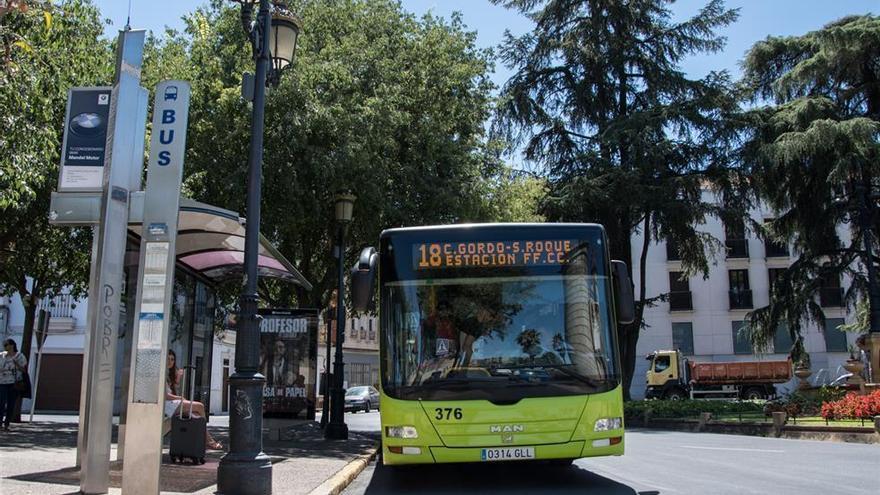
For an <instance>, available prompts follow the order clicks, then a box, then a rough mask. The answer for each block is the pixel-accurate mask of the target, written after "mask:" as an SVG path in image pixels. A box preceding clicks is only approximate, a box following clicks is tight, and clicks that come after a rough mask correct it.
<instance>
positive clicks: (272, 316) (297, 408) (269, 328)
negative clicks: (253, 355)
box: [260, 309, 318, 419]
mask: <svg viewBox="0 0 880 495" xmlns="http://www.w3.org/2000/svg"><path fill="white" fill-rule="evenodd" d="M260 316H262V317H263V320H262V321H261V323H260V372H261V373H262V374H263V375H264V376H265V377H266V385H265V387H264V388H263V416H264V417H267V418H289V419H315V379H316V378H317V359H318V310H317V309H261V310H260Z"/></svg>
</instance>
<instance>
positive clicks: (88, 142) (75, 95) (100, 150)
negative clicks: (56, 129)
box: [58, 87, 112, 191]
mask: <svg viewBox="0 0 880 495" xmlns="http://www.w3.org/2000/svg"><path fill="white" fill-rule="evenodd" d="M111 93H112V90H111V88H109V87H92V88H71V90H70V92H69V94H68V97H67V116H66V118H65V120H64V137H63V141H62V146H61V167H60V177H59V178H58V191H100V190H101V189H102V187H103V184H104V157H105V155H106V151H107V128H108V124H109V122H110V106H111Z"/></svg>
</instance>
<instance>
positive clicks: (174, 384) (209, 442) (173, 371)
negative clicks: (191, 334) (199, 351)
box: [165, 349, 223, 450]
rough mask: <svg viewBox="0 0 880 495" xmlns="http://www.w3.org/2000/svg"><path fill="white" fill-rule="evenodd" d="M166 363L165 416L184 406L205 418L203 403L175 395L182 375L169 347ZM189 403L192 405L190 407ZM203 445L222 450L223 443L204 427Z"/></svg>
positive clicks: (176, 411) (171, 414) (175, 356)
mask: <svg viewBox="0 0 880 495" xmlns="http://www.w3.org/2000/svg"><path fill="white" fill-rule="evenodd" d="M167 364H168V374H167V375H165V417H166V418H170V417H171V416H174V415H175V414H178V413H179V411H180V410H181V409H180V408H181V407H182V408H184V409H183V410H184V411H187V410H189V411H192V414H193V415H194V416H199V417H202V418H207V417H208V416H207V415H205V405H204V404H202V403H201V402H196V401H188V400H186V399H184V398H183V397H182V396H180V395H177V393H178V385H179V383H180V378H181V377H182V376H183V370H182V369H178V368H177V354H175V353H174V351H172V350H171V349H168V360H167ZM190 405H192V408H191V409H190ZM205 445H206V446H207V447H208V448H209V449H213V450H223V445H222V444H220V442H218V441H216V440H214V438H213V437H212V436H211V433H210V432H209V431H208V429H207V428H206V429H205Z"/></svg>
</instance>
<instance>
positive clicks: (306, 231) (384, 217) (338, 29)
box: [145, 0, 528, 307]
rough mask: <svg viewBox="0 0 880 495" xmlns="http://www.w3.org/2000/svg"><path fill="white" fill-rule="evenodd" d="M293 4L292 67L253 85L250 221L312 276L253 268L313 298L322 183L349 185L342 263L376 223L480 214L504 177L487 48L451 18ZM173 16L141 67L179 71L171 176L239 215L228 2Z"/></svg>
mask: <svg viewBox="0 0 880 495" xmlns="http://www.w3.org/2000/svg"><path fill="white" fill-rule="evenodd" d="M292 7H293V8H294V10H295V11H296V12H298V13H299V14H300V15H301V16H302V18H303V25H304V28H303V33H302V35H301V37H300V40H299V46H298V47H297V53H296V59H295V61H294V63H293V67H291V69H290V70H289V71H288V72H287V73H286V74H285V75H284V76H283V77H282V79H281V84H280V86H279V87H278V88H274V89H272V90H271V91H270V92H269V95H268V98H267V108H266V124H265V125H266V131H265V158H264V165H263V174H264V182H263V209H262V226H261V230H262V231H263V232H264V233H265V234H266V235H267V237H268V238H269V239H270V240H271V241H272V242H273V243H275V244H276V246H277V247H278V248H279V250H280V251H281V252H282V253H283V254H284V255H285V256H286V257H287V258H289V259H290V260H291V261H292V262H293V263H294V264H295V265H296V267H297V268H298V269H299V270H300V271H301V272H302V273H303V275H305V277H306V278H307V279H309V280H310V281H312V282H313V283H314V284H315V290H314V291H312V292H311V293H306V292H305V291H303V290H301V289H296V288H291V287H289V286H281V287H278V286H274V285H272V284H271V283H270V282H268V281H267V282H265V283H263V284H262V287H261V292H262V294H263V296H264V297H265V298H267V299H268V300H269V301H270V302H272V303H276V304H292V303H293V302H294V301H296V303H297V304H299V305H300V306H305V307H308V306H311V307H321V306H323V305H324V302H325V301H326V299H327V296H328V293H329V290H330V289H331V288H332V287H333V286H334V285H335V280H336V271H335V266H336V261H335V259H334V258H333V257H332V256H331V246H332V245H333V244H334V243H335V225H334V220H333V196H334V195H335V193H336V191H338V190H341V189H349V190H352V191H354V192H355V193H356V194H357V196H358V200H357V202H356V204H355V211H354V215H355V221H354V222H353V224H352V226H351V229H350V234H349V240H348V246H349V250H348V255H347V262H346V263H347V264H350V263H352V262H353V258H354V255H355V254H356V253H358V252H359V251H360V249H361V248H362V247H363V246H365V245H374V244H375V243H376V241H377V239H378V235H379V233H380V232H381V230H383V229H385V228H389V227H393V226H407V225H418V224H430V223H453V222H458V221H465V220H470V221H479V220H490V219H492V215H493V208H494V207H495V206H494V205H492V204H490V203H489V202H488V201H487V200H486V199H485V198H486V197H487V196H490V194H489V193H494V192H496V191H499V193H500V194H504V192H505V191H508V190H509V189H505V188H507V187H508V185H509V184H512V183H514V182H511V181H505V180H502V179H497V180H496V177H498V176H499V174H501V171H502V170H503V167H502V165H501V164H500V163H499V160H497V158H496V154H495V152H494V150H495V149H496V147H494V146H493V145H492V144H491V143H489V142H488V140H487V139H486V136H485V130H484V125H483V124H484V122H485V121H486V119H487V118H488V117H489V115H490V110H491V106H490V105H491V99H490V91H491V89H492V87H491V83H490V82H489V80H488V78H487V75H486V74H487V72H488V68H489V61H488V59H489V53H488V52H486V51H484V50H480V49H477V48H476V47H475V34H474V33H471V32H467V31H466V30H465V27H464V25H463V24H462V22H461V19H460V18H458V17H453V18H452V20H451V21H449V22H446V21H443V20H441V19H439V18H436V17H433V16H425V17H423V18H421V19H416V18H415V17H414V16H412V15H410V14H406V13H405V12H403V11H402V9H401V6H400V5H399V4H398V3H397V2H394V1H391V0H378V1H362V0H345V1H340V2H322V1H302V2H297V3H296V4H294V5H292ZM186 26H187V27H186V32H185V33H184V34H180V33H170V34H168V35H166V36H165V37H164V38H162V39H160V40H156V43H155V45H154V49H153V50H152V51H151V52H150V53H153V54H155V58H154V59H153V58H150V59H148V64H147V66H148V67H147V69H146V70H145V73H147V74H148V77H150V78H155V79H157V80H158V79H159V78H164V77H172V76H178V75H179V74H183V75H184V76H185V77H187V78H189V79H190V80H191V81H193V98H192V104H191V111H190V129H189V134H188V139H187V146H188V151H187V157H186V165H185V183H184V187H185V189H186V191H187V192H188V193H189V194H191V195H192V196H193V197H194V198H196V199H199V200H201V201H205V202H209V203H212V204H217V205H219V206H223V207H226V208H230V209H233V210H236V211H239V212H241V214H242V215H245V216H246V214H247V212H246V211H245V210H244V204H245V194H244V191H245V183H246V180H245V174H246V166H245V163H247V149H248V137H249V132H250V124H249V118H250V112H249V109H248V105H249V104H248V103H246V102H244V101H243V100H242V99H241V96H240V89H239V87H240V75H241V73H242V72H244V71H246V70H253V69H252V66H253V62H252V61H251V60H250V53H249V52H250V46H249V45H248V43H247V41H246V40H245V37H244V34H243V33H242V30H241V25H240V20H239V17H238V9H237V8H233V7H229V6H226V5H223V4H220V3H218V2H215V3H212V4H211V5H209V6H207V7H204V8H200V9H198V10H196V11H195V12H194V13H193V14H191V15H189V16H188V17H187V18H186ZM181 54H185V59H186V60H187V63H186V64H182V63H178V61H179V60H180V59H181ZM166 59H171V60H172V61H173V63H172V64H170V67H171V69H168V68H167V67H169V65H168V64H165V63H164V61H165V60H166ZM160 60H161V61H162V63H159V61H160ZM507 201H510V202H513V201H514V199H512V198H511V199H507ZM525 209H528V208H527V207H526V208H525Z"/></svg>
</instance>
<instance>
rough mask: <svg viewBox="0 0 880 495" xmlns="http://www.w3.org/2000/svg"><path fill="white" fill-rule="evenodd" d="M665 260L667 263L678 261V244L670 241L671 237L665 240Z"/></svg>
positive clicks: (679, 254) (679, 258)
mask: <svg viewBox="0 0 880 495" xmlns="http://www.w3.org/2000/svg"><path fill="white" fill-rule="evenodd" d="M666 260H667V261H680V260H681V253H679V250H678V244H677V243H676V242H675V241H674V240H673V239H672V237H667V238H666Z"/></svg>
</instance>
